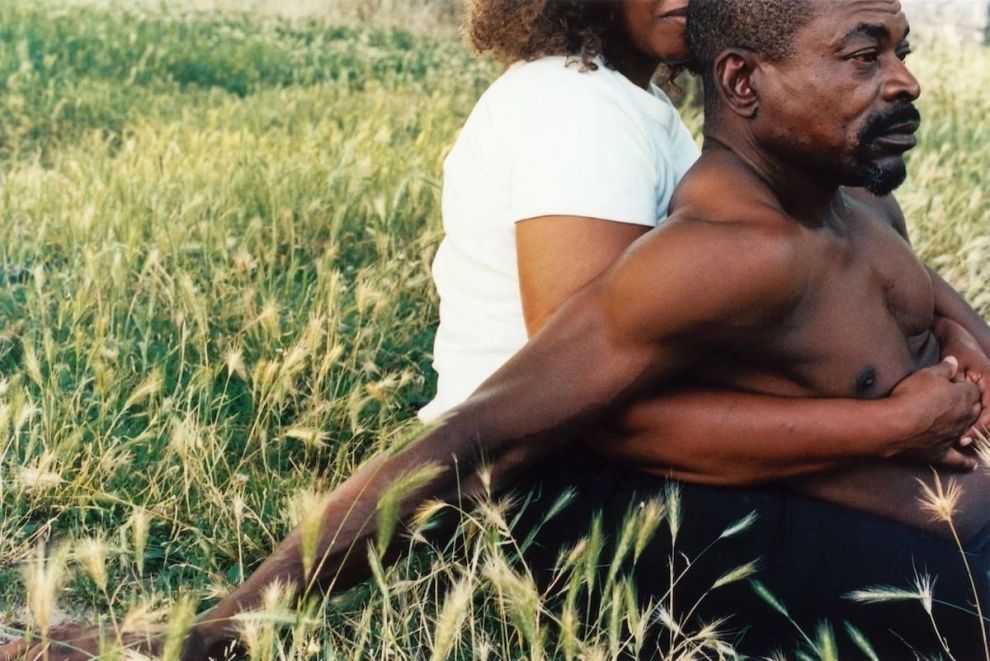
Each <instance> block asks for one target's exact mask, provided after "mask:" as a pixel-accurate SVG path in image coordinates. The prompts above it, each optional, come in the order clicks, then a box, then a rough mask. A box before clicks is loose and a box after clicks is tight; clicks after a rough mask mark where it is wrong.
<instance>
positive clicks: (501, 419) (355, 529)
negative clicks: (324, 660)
mask: <svg viewBox="0 0 990 661" xmlns="http://www.w3.org/2000/svg"><path fill="white" fill-rule="evenodd" d="M597 295H598V294H597V291H596V290H594V289H589V290H586V291H584V292H582V293H581V294H580V295H579V296H577V297H575V299H572V302H571V303H570V304H568V306H567V308H566V309H563V310H562V311H561V312H558V314H557V315H556V317H555V320H554V322H552V325H551V326H550V327H548V331H549V332H548V333H547V334H546V335H544V336H543V337H542V339H541V340H540V341H539V342H535V341H534V342H531V343H530V344H529V345H527V346H526V347H525V348H524V349H523V350H522V351H520V353H519V354H517V355H516V356H515V357H514V358H513V359H512V360H510V361H509V362H508V363H507V364H506V365H505V366H504V367H503V368H502V369H500V370H499V371H498V372H497V373H496V374H495V375H494V376H493V377H492V378H491V379H489V380H488V381H487V382H485V384H483V385H482V386H481V388H479V390H478V391H477V392H476V393H475V394H474V395H473V396H472V397H471V398H470V400H468V401H467V402H466V403H465V404H463V405H461V406H460V407H458V408H457V409H455V411H454V412H453V413H452V415H451V416H450V417H449V418H448V419H447V421H445V422H444V423H443V424H441V425H439V426H438V427H436V428H434V429H432V430H431V431H429V432H428V433H426V434H425V435H424V436H423V437H421V438H420V439H418V440H416V441H414V442H412V443H409V444H407V445H406V446H404V447H402V448H400V449H398V450H396V451H393V452H392V453H389V454H386V455H382V456H379V457H376V458H375V459H373V460H372V461H370V462H369V463H368V464H366V465H365V466H364V467H363V468H362V469H361V470H359V471H358V472H357V473H356V474H355V475H354V476H352V477H351V478H350V479H348V480H347V481H346V482H344V483H343V484H342V485H340V486H339V487H337V488H336V489H335V490H334V491H333V493H332V494H331V495H330V496H329V500H328V501H327V504H326V506H325V507H324V510H323V512H322V515H321V519H320V524H319V526H318V538H317V542H316V544H315V557H314V558H313V562H312V565H311V566H310V567H309V568H307V566H306V564H307V563H306V562H304V553H305V551H306V549H304V548H303V535H302V534H301V532H300V531H299V530H297V531H295V532H293V533H292V535H290V536H289V538H287V539H286V540H285V541H284V542H282V544H280V545H279V547H278V548H277V549H276V550H275V552H274V553H273V554H272V556H271V557H270V558H269V559H268V560H266V561H265V563H264V564H262V566H261V567H260V568H259V569H258V570H257V571H256V572H255V573H254V574H253V575H252V576H251V577H250V578H249V579H248V580H247V581H246V582H245V583H244V585H242V586H241V587H240V588H238V589H237V590H236V591H235V592H234V593H233V594H231V595H230V596H229V597H227V598H226V599H224V600H223V601H222V602H221V603H220V604H218V605H217V607H216V608H214V609H213V610H212V611H210V612H208V613H206V614H204V616H203V618H202V621H201V622H200V623H199V624H197V626H196V627H195V629H194V631H193V632H192V635H191V637H190V642H189V643H188V645H189V646H188V647H187V650H188V653H187V654H185V655H184V658H186V659H200V658H205V656H203V655H202V654H201V653H200V654H197V652H196V650H195V648H197V646H198V648H199V650H202V649H204V648H205V649H209V648H210V647H212V646H213V645H214V644H216V643H217V642H220V641H224V640H229V639H231V638H233V637H234V636H235V635H236V622H235V621H233V620H231V618H232V617H234V616H235V615H237V614H238V613H241V612H245V611H250V610H253V609H256V608H257V607H258V606H259V605H260V604H261V600H262V596H263V594H264V592H265V590H266V588H267V587H268V586H269V585H271V584H272V583H273V582H276V581H278V582H280V583H282V584H283V585H286V586H287V587H289V588H290V589H294V591H295V593H296V594H297V595H305V594H306V593H307V592H308V591H309V590H310V589H311V588H313V587H315V586H320V587H324V588H329V587H333V588H334V589H343V588H346V587H349V586H351V585H354V584H355V583H357V582H360V581H362V580H365V579H366V578H367V577H368V576H369V566H368V562H367V560H368V557H367V553H368V544H369V543H370V542H371V541H372V540H373V539H375V537H376V535H377V532H378V524H379V521H378V514H379V507H380V505H381V503H383V499H385V498H389V497H391V498H393V500H392V503H393V507H392V508H390V509H392V511H393V514H394V515H395V516H396V518H397V519H398V522H397V523H398V524H399V525H400V526H401V525H403V524H404V523H405V522H406V521H408V520H409V519H410V517H411V516H412V514H413V513H414V512H415V511H416V509H417V508H418V507H419V506H420V504H421V503H423V502H424V501H427V500H442V501H445V502H456V500H457V499H458V498H459V497H461V496H464V497H471V496H472V495H474V494H476V493H477V492H478V487H479V485H480V478H479V476H478V469H479V467H480V466H482V465H483V464H484V465H488V466H490V468H491V471H490V474H491V482H490V485H491V488H492V489H493V490H499V489H501V488H502V487H504V486H505V485H507V484H510V483H511V482H512V481H513V479H515V477H516V476H517V475H519V474H520V473H521V472H522V471H523V470H524V469H526V468H527V467H529V466H531V465H533V464H534V463H537V462H538V461H539V460H540V459H541V458H542V457H546V456H547V455H549V454H550V453H552V452H554V451H556V450H557V449H559V448H560V447H561V446H562V445H563V444H565V443H567V442H570V441H573V440H576V438H577V433H576V431H577V430H578V429H581V428H584V427H585V426H587V425H590V424H592V423H593V422H597V421H599V420H600V419H601V418H602V417H603V416H605V415H606V414H607V413H608V411H609V407H610V405H612V404H615V403H618V402H621V401H623V400H624V399H626V398H627V397H628V396H629V395H627V393H630V392H632V391H634V390H636V389H637V388H638V387H639V385H638V384H639V383H640V381H641V380H642V379H643V378H644V375H645V374H646V373H648V372H649V373H650V374H651V376H652V377H653V378H658V377H659V376H661V370H651V369H650V367H651V362H652V360H653V359H655V358H656V357H657V356H659V355H661V354H660V353H659V352H658V351H656V350H646V349H643V347H641V346H640V345H639V344H636V343H633V344H632V345H630V346H627V345H625V344H619V343H616V341H614V340H613V339H611V338H610V336H609V334H608V333H606V332H605V329H604V317H603V314H602V312H601V306H600V305H597V304H596V298H595V297H596V296H597ZM554 324H556V325H557V327H554ZM678 353H679V355H683V354H685V353H686V352H684V351H681V352H678ZM589 355H591V356H596V357H598V358H599V360H600V363H599V365H600V366H599V367H598V369H594V370H590V371H589V370H588V368H587V363H586V361H585V360H584V358H583V356H589ZM667 363H668V365H674V364H675V361H673V360H668V361H667ZM510 411H511V413H512V415H508V414H507V412H510ZM418 473H421V474H423V475H425V476H426V477H425V478H424V479H422V480H404V479H403V478H405V477H408V476H410V475H414V474H418ZM404 482H405V483H409V484H412V485H414V486H412V488H408V489H406V490H405V491H403V492H401V493H397V492H396V491H395V489H396V487H397V485H401V484H402V483H404Z"/></svg>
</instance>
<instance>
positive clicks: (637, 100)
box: [420, 57, 698, 420]
mask: <svg viewBox="0 0 990 661" xmlns="http://www.w3.org/2000/svg"><path fill="white" fill-rule="evenodd" d="M581 69H582V67H581V65H580V64H579V63H570V64H568V59H567V58H564V57H545V58H541V59H539V60H536V61H533V62H526V63H519V64H516V65H514V66H512V67H510V68H509V69H508V70H507V71H506V73H505V74H503V75H502V77H500V78H499V79H498V80H497V81H495V83H493V84H492V86H491V87H490V88H489V89H488V91H487V92H486V93H485V94H484V95H483V96H482V98H481V100H480V101H479V102H478V105H477V106H476V107H475V109H474V111H473V112H472V114H471V116H470V117H469V118H468V120H467V122H466V124H465V126H464V128H463V130H462V132H461V135H460V136H459V137H458V140H457V142H456V143H455V145H454V147H453V149H452V150H451V153H450V154H449V156H448V157H447V160H446V162H445V164H444V192H443V222H444V230H445V233H446V236H445V238H444V240H443V243H442V244H441V246H440V250H439V252H438V253H437V257H436V261H435V262H434V267H433V274H434V279H435V281H436V284H437V290H438V292H439V294H440V299H441V303H440V328H439V329H438V331H437V338H436V345H435V350H434V356H435V358H434V367H435V369H436V371H437V373H438V375H439V382H438V392H437V397H436V399H435V400H434V401H433V402H432V403H431V404H430V405H429V406H428V407H426V408H425V409H423V411H422V412H421V414H420V415H421V417H422V418H423V419H425V420H430V419H434V418H436V417H438V416H439V415H442V414H443V413H444V412H445V411H447V410H449V409H450V408H452V407H454V406H456V405H458V404H460V403H461V402H462V401H463V400H464V399H466V398H467V396H468V395H470V394H471V392H473V391H474V390H475V388H477V386H478V385H480V384H481V383H482V381H484V380H485V379H486V378H487V377H488V376H490V375H491V374H492V373H493V372H494V371H495V370H497V369H498V368H499V367H500V366H501V365H502V364H503V363H504V362H505V361H506V360H507V359H508V358H509V357H510V356H512V354H514V353H515V352H516V351H517V350H518V349H519V348H520V347H522V345H523V344H525V342H526V340H527V333H526V325H525V322H524V318H523V310H522V303H521V298H520V292H519V276H518V267H517V255H516V243H515V224H516V223H517V222H519V221H522V220H527V219H531V218H538V217H543V216H579V217H587V218H597V219H601V220H607V221H617V222H624V223H634V224H638V225H644V226H649V227H652V226H655V225H656V224H657V223H658V222H659V221H660V220H661V219H662V218H664V217H665V215H666V210H667V205H668V204H669V201H670V196H671V194H672V193H673V190H674V188H675V186H676V185H677V182H678V181H679V180H680V178H681V177H682V176H683V175H684V173H685V172H686V171H687V169H688V168H689V167H690V166H691V165H692V164H693V163H694V161H695V159H696V158H697V155H698V149H697V146H696V145H695V144H694V142H693V140H692V138H691V136H690V134H689V132H688V131H687V129H686V128H685V127H684V125H683V123H682V122H681V120H680V118H679V117H678V115H677V111H676V110H675V109H674V107H673V106H672V105H671V103H670V101H669V100H668V99H667V97H666V96H665V95H664V94H663V92H661V91H660V90H659V89H658V88H656V87H651V91H649V92H648V91H646V90H644V89H642V88H640V87H637V86H636V85H635V84H633V83H632V82H630V81H629V80H628V79H627V78H626V77H624V76H623V75H622V74H620V73H618V72H616V71H614V70H612V69H609V68H607V67H605V66H604V65H602V64H601V62H600V61H599V66H598V68H597V70H594V71H582V70H581Z"/></svg>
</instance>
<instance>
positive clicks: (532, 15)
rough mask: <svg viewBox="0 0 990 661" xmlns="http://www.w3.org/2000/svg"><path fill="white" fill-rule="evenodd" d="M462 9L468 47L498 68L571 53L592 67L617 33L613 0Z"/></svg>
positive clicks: (509, 0) (482, 0) (487, 0)
mask: <svg viewBox="0 0 990 661" xmlns="http://www.w3.org/2000/svg"><path fill="white" fill-rule="evenodd" d="M468 10H469V14H468V23H467V35H468V38H469V39H470V40H471V43H472V44H473V45H474V47H475V48H476V49H477V50H478V52H480V53H491V54H492V55H493V56H494V57H495V58H496V59H497V60H499V61H501V62H503V63H504V64H510V63H512V62H516V61H519V60H535V59H537V58H540V57H544V56H547V55H571V56H574V57H577V58H579V59H580V61H581V63H582V64H583V66H584V67H585V68H587V69H595V68H596V66H595V63H594V62H593V60H594V59H595V58H596V57H598V56H599V55H601V56H602V57H603V58H604V59H605V61H606V62H608V59H609V53H610V50H611V48H610V47H611V45H612V44H613V43H615V39H616V38H617V37H618V36H619V34H620V30H619V27H618V24H619V21H618V16H619V2H617V1H616V0H468Z"/></svg>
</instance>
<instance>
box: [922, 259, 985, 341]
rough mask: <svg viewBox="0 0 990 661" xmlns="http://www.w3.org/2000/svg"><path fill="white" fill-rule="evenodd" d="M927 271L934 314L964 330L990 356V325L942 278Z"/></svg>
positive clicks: (931, 270) (933, 272) (931, 271)
mask: <svg viewBox="0 0 990 661" xmlns="http://www.w3.org/2000/svg"><path fill="white" fill-rule="evenodd" d="M928 271H929V273H930V274H931V277H932V284H933V285H934V287H935V312H936V313H937V314H938V315H939V316H940V317H945V318H946V319H951V320H952V321H954V322H956V323H957V324H959V325H960V326H962V327H963V328H965V329H966V331H968V332H969V334H970V335H972V336H973V339H975V340H976V342H977V344H979V345H980V348H981V349H983V353H984V354H986V355H987V356H990V325H988V324H987V322H986V321H985V320H984V319H983V317H981V316H980V314H979V313H978V312H977V311H976V310H974V309H973V307H972V306H971V305H970V304H969V303H967V302H966V299H964V298H963V297H962V295H961V294H960V293H959V292H957V291H956V290H955V288H953V287H952V285H950V284H949V283H948V282H946V281H945V279H944V278H943V277H942V276H940V275H939V274H938V273H936V272H935V271H934V270H933V269H931V268H929V269H928Z"/></svg>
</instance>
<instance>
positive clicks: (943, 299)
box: [849, 189, 990, 356]
mask: <svg viewBox="0 0 990 661" xmlns="http://www.w3.org/2000/svg"><path fill="white" fill-rule="evenodd" d="M849 192H850V193H851V194H852V195H853V196H854V197H858V198H861V199H862V198H866V197H868V196H869V193H866V192H865V191H861V190H857V189H850V190H849ZM880 202H881V204H882V205H883V207H884V209H886V211H887V212H888V214H889V217H890V222H891V224H892V225H893V227H894V229H895V230H896V231H897V233H898V234H900V235H901V237H903V238H904V240H905V241H907V242H908V243H911V237H910V236H909V235H908V228H907V220H906V219H905V218H904V211H903V209H901V205H900V204H899V203H898V202H897V200H896V199H895V198H894V197H893V196H892V195H888V196H887V197H884V198H882V199H881V200H880ZM927 268H928V273H929V275H930V276H931V279H932V286H933V287H934V289H935V314H936V315H938V316H940V317H945V318H946V319H950V320H952V321H954V322H956V323H957V324H959V325H960V326H962V327H963V328H964V329H966V331H967V332H968V333H969V334H970V335H972V336H973V337H974V338H975V339H976V341H977V343H978V344H979V345H980V348H981V349H983V353H984V354H986V355H988V356H990V325H988V324H987V322H986V321H985V320H984V319H983V317H981V316H980V314H979V313H978V312H977V311H976V310H974V309H973V307H972V306H971V305H970V304H969V303H967V302H966V299H964V298H963V297H962V295H961V294H960V293H959V292H957V291H956V290H955V288H953V287H952V285H950V284H949V283H948V282H946V281H945V279H944V278H943V277H942V276H941V275H939V274H938V273H936V272H935V270H934V269H932V268H931V267H927Z"/></svg>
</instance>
